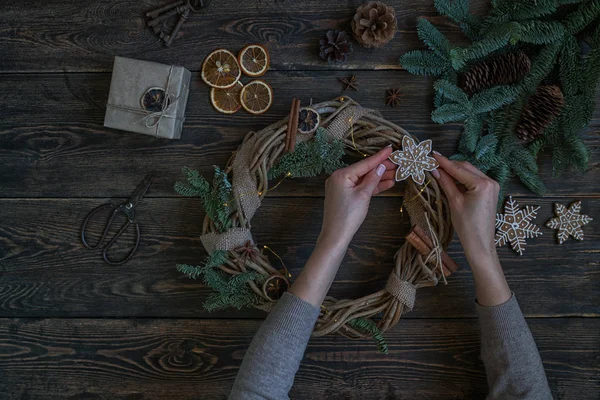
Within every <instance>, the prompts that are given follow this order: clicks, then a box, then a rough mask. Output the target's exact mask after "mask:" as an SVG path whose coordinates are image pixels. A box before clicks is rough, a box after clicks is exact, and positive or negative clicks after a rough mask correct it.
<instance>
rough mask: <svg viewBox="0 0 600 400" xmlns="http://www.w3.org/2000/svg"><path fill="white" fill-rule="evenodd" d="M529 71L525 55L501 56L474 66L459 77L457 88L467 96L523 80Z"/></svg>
mask: <svg viewBox="0 0 600 400" xmlns="http://www.w3.org/2000/svg"><path fill="white" fill-rule="evenodd" d="M530 70H531V61H530V60H529V57H527V54H525V53H523V52H522V51H519V52H517V53H508V54H503V55H501V56H498V57H494V58H491V59H489V60H485V61H482V62H480V63H478V64H475V65H474V66H473V67H472V68H471V69H470V70H469V71H467V72H465V73H463V74H461V75H460V76H459V86H460V87H461V88H463V90H464V91H465V92H466V93H467V94H468V95H469V96H471V95H473V93H477V92H479V91H481V90H484V89H488V88H491V87H493V86H498V85H506V84H509V83H513V82H516V81H518V80H520V79H521V78H523V77H524V76H525V75H527V74H528V73H529V71H530Z"/></svg>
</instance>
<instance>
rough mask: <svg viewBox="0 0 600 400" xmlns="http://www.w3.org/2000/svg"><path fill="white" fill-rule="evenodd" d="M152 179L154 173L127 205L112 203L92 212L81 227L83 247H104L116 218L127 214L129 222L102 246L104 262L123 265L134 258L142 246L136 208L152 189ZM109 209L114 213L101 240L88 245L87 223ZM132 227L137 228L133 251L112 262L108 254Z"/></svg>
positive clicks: (143, 182) (136, 190)
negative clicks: (140, 245)
mask: <svg viewBox="0 0 600 400" xmlns="http://www.w3.org/2000/svg"><path fill="white" fill-rule="evenodd" d="M152 178H153V174H152V173H150V174H148V175H146V177H145V178H144V180H143V181H142V182H141V183H140V184H139V185H138V187H137V188H136V189H135V191H134V192H133V193H132V194H131V197H130V198H129V199H128V200H127V201H126V202H125V203H122V204H118V205H117V206H114V205H113V204H112V203H105V204H102V205H100V206H98V207H96V208H94V209H93V210H92V211H90V213H89V214H88V215H87V217H85V220H84V221H83V226H82V227H81V241H82V242H83V245H84V246H85V247H87V248H88V249H97V248H98V247H100V246H102V243H103V242H104V239H106V235H107V234H108V231H109V229H110V227H111V225H112V223H113V222H114V220H115V218H116V216H117V215H118V214H119V213H122V214H125V217H127V221H126V222H125V224H124V225H123V227H122V228H121V229H119V231H118V232H117V233H116V235H115V236H114V237H113V238H112V239H110V240H109V241H108V243H106V245H104V246H102V257H103V258H104V261H106V262H107V263H108V264H113V265H118V264H123V263H124V262H126V261H128V260H129V259H130V258H131V257H133V254H134V253H135V251H136V250H137V248H138V245H139V244H140V226H139V224H138V223H137V222H135V207H136V205H137V203H138V202H139V201H140V200H141V199H142V197H144V195H145V194H146V191H147V190H148V188H149V187H150V184H151V183H152ZM107 208H113V212H112V214H111V216H110V218H109V220H108V222H107V223H106V226H105V227H104V232H103V233H102V237H101V238H100V240H99V241H98V243H97V244H96V245H91V244H89V243H88V241H87V239H86V237H85V228H86V226H87V223H88V222H89V220H90V219H91V218H92V217H93V216H94V215H95V214H97V213H98V212H100V211H102V210H104V209H107ZM130 225H133V226H135V233H136V240H135V245H134V246H133V249H132V250H131V251H130V252H129V254H127V256H126V257H125V258H124V259H122V260H119V261H113V260H110V259H109V258H108V256H107V254H106V252H107V251H108V249H109V248H110V247H111V246H112V245H113V244H114V243H115V242H116V241H117V239H119V237H120V236H121V235H122V234H123V232H125V230H126V229H127V228H128V227H129V226H130Z"/></svg>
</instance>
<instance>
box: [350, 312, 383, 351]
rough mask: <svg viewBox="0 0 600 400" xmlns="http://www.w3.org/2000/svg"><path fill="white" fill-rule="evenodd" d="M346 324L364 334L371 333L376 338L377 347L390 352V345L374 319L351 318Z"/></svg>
mask: <svg viewBox="0 0 600 400" xmlns="http://www.w3.org/2000/svg"><path fill="white" fill-rule="evenodd" d="M346 324H348V326H350V327H351V328H352V329H355V330H357V331H359V332H361V333H362V334H365V335H371V337H372V338H373V339H375V342H376V343H377V349H378V350H379V351H380V352H381V353H383V354H387V353H388V345H387V342H386V341H385V338H384V337H383V333H382V332H381V330H379V328H378V327H377V325H375V323H374V322H373V321H371V320H370V319H366V318H362V317H360V318H354V319H351V320H349V321H348V322H346Z"/></svg>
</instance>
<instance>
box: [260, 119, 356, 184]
mask: <svg viewBox="0 0 600 400" xmlns="http://www.w3.org/2000/svg"><path fill="white" fill-rule="evenodd" d="M343 156H344V144H343V143H342V141H341V140H338V139H333V140H329V139H328V138H327V135H326V134H325V129H324V128H318V129H317V133H316V135H315V137H314V139H313V140H309V141H306V142H302V143H300V144H299V145H298V146H296V149H295V150H294V152H292V153H288V154H286V155H284V156H283V157H281V159H280V160H279V162H278V163H277V164H276V165H274V166H273V168H271V169H270V170H269V179H275V178H279V177H282V176H291V177H294V178H312V177H315V176H318V175H321V174H323V173H325V174H327V175H330V174H331V173H333V171H335V170H337V169H340V168H343V167H345V166H346V164H345V163H344V162H343V161H342V157H343Z"/></svg>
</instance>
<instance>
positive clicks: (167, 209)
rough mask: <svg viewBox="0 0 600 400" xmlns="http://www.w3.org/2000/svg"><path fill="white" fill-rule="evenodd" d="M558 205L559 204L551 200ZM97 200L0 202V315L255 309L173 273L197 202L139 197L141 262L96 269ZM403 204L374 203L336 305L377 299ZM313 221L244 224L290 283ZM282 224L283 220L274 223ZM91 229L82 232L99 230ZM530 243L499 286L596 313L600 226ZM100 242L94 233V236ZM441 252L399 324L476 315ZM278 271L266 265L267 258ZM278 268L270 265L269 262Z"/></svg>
mask: <svg viewBox="0 0 600 400" xmlns="http://www.w3.org/2000/svg"><path fill="white" fill-rule="evenodd" d="M519 200H520V202H521V203H522V206H524V205H527V204H531V205H540V206H541V209H540V213H539V216H538V218H537V220H536V221H535V222H536V223H538V224H540V225H542V224H543V223H544V222H545V221H546V220H547V219H548V218H550V217H551V216H552V203H553V202H554V200H555V199H551V198H545V199H519ZM559 200H560V201H562V202H564V201H565V199H559ZM102 202H103V200H101V199H13V200H1V201H0V221H2V222H1V224H0V268H1V269H2V272H0V316H2V317H69V316H72V317H100V316H103V317H111V316H112V317H126V316H136V317H186V318H189V317H206V316H211V315H217V316H219V317H256V316H262V315H263V314H262V312H259V311H250V310H246V311H241V312H232V311H224V312H219V313H217V314H208V313H206V312H205V311H204V310H202V307H201V305H202V301H203V300H204V298H205V297H206V296H207V294H208V291H207V290H206V289H205V288H203V286H202V284H201V283H200V282H198V281H192V280H189V279H187V278H185V277H184V276H182V275H181V274H179V273H178V272H177V271H176V270H175V268H174V266H175V264H176V263H178V262H179V263H199V262H201V260H202V259H203V257H204V256H205V252H204V250H203V248H202V245H201V243H200V240H199V239H198V237H199V235H200V233H201V220H202V215H203V213H202V211H201V209H200V203H199V201H198V200H196V199H183V198H175V199H144V200H143V201H142V202H141V203H140V204H139V209H138V221H139V223H140V225H141V230H142V242H141V245H140V248H139V250H138V254H137V255H136V256H135V257H134V258H133V259H132V260H130V261H129V262H128V263H127V264H125V265H123V266H110V265H107V264H105V263H104V262H103V261H102V260H101V257H100V254H99V252H96V251H90V250H87V249H84V248H83V246H82V245H81V243H80V239H79V229H80V224H81V222H82V221H83V219H84V217H85V215H86V214H87V212H88V211H89V210H91V209H92V208H93V207H95V206H97V205H99V204H101V203H102ZM400 202H401V200H400V199H389V198H388V199H384V198H378V199H375V200H374V201H373V202H372V205H371V211H370V213H369V216H368V217H367V220H366V222H365V224H364V225H363V226H362V228H361V230H360V231H359V233H358V234H357V236H356V237H355V240H354V241H353V242H352V245H351V246H350V249H349V251H348V255H347V257H346V260H345V262H344V265H343V266H342V268H341V269H340V271H339V273H338V276H337V279H336V281H335V283H334V285H333V288H332V292H331V293H332V295H334V296H335V297H348V298H356V297H359V296H361V295H366V294H369V293H372V292H375V291H377V290H380V289H381V288H382V287H383V286H384V285H385V281H386V279H387V277H388V275H389V273H390V271H391V269H392V268H393V257H394V254H395V253H396V251H397V250H398V248H399V247H400V246H401V245H402V243H403V239H402V237H403V236H404V235H405V234H406V233H408V230H409V224H408V221H403V220H402V218H401V217H400V214H399V211H398V209H399V206H400ZM583 211H584V212H585V213H587V214H589V215H591V216H594V217H595V218H597V216H598V215H600V202H599V201H598V198H593V199H584V201H583ZM321 213H322V199H319V198H267V199H266V200H265V201H264V203H263V206H262V207H261V209H260V210H259V212H258V214H257V215H256V216H255V218H254V220H253V222H254V224H253V233H254V235H255V239H256V240H257V242H258V243H259V244H267V245H269V246H270V247H272V248H273V249H274V250H275V251H276V252H277V253H278V254H279V255H280V256H281V257H282V258H283V259H284V260H285V263H286V265H287V267H288V268H289V269H290V271H291V272H292V274H293V275H294V276H297V275H298V273H299V271H300V269H301V268H302V267H303V265H304V263H305V262H306V260H307V259H308V257H309V256H310V253H311V252H312V250H313V247H314V243H315V241H316V238H317V235H318V232H319V229H320V225H321ZM283 221H285V223H284V222H283ZM99 229H100V224H97V225H94V226H92V227H91V230H90V234H94V233H98V231H99ZM542 230H543V234H544V236H542V237H540V238H537V239H534V240H529V245H528V247H527V250H526V252H525V255H524V256H518V255H517V254H516V253H514V252H512V250H510V249H509V248H507V247H505V248H502V249H500V255H501V259H502V261H503V265H504V269H505V273H506V276H507V278H508V281H509V283H510V285H511V287H512V289H513V290H514V291H515V292H516V293H517V295H518V297H519V299H520V301H521V304H522V306H523V311H524V312H525V314H526V315H528V316H598V315H599V314H600V310H599V309H598V304H600V291H599V290H598V288H599V287H600V281H599V277H600V275H599V274H598V273H597V271H598V267H599V259H598V253H599V252H600V241H599V240H598V239H599V238H600V224H598V223H596V221H593V222H592V223H590V224H589V225H587V226H586V227H585V228H584V232H585V240H584V241H583V242H577V241H574V240H571V241H569V242H567V243H566V244H564V245H561V246H559V245H557V244H555V239H554V236H553V231H552V230H550V229H547V228H542ZM96 237H97V236H96ZM449 253H450V255H451V256H452V257H453V258H455V260H456V261H457V262H458V263H459V264H460V265H461V270H460V271H458V272H457V273H456V274H455V275H453V276H452V277H450V279H449V283H448V285H447V286H444V285H440V286H438V287H436V288H433V289H422V290H420V291H419V292H418V294H417V305H416V308H415V311H414V312H412V313H409V314H407V315H406V317H407V318H425V317H427V318H445V317H473V316H475V309H474V303H473V301H474V286H473V279H472V276H471V272H470V271H469V269H468V267H467V265H466V262H465V259H464V255H463V254H462V250H461V247H460V244H459V243H458V241H456V240H455V242H454V243H453V244H452V246H451V248H450V250H449ZM272 260H273V262H274V263H275V262H276V259H275V257H272ZM275 265H277V264H275Z"/></svg>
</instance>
